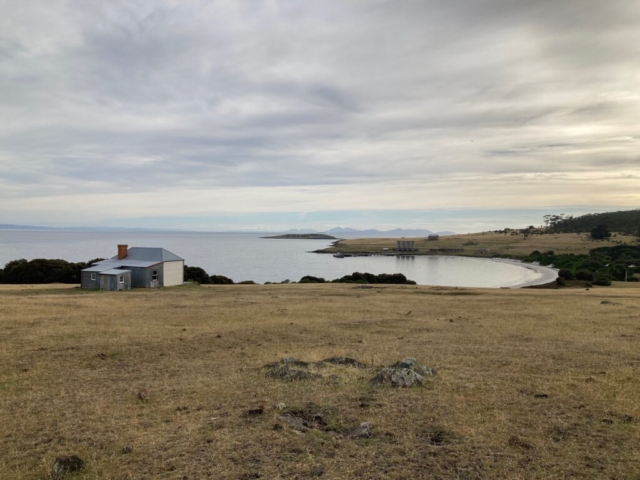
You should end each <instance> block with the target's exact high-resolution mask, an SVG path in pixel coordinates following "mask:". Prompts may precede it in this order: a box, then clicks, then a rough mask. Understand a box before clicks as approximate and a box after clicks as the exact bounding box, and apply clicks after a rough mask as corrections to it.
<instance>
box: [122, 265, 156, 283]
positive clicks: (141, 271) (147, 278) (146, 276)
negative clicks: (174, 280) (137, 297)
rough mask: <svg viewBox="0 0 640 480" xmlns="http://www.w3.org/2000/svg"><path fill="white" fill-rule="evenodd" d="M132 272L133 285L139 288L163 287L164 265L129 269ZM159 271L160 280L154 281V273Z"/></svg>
mask: <svg viewBox="0 0 640 480" xmlns="http://www.w3.org/2000/svg"><path fill="white" fill-rule="evenodd" d="M127 269H128V270H131V285H132V286H133V287H138V288H156V287H161V286H162V280H163V277H164V273H163V269H162V263H158V264H157V265H153V266H151V267H127ZM154 270H157V271H158V280H157V281H156V282H154V281H153V271H154Z"/></svg>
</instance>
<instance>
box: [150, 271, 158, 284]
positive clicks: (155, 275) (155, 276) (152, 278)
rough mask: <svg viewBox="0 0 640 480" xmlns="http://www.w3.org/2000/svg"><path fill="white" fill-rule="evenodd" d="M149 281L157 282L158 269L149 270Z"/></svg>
mask: <svg viewBox="0 0 640 480" xmlns="http://www.w3.org/2000/svg"><path fill="white" fill-rule="evenodd" d="M151 281H152V282H157V281H158V270H153V271H152V272H151Z"/></svg>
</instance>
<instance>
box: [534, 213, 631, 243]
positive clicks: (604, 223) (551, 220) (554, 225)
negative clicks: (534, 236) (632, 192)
mask: <svg viewBox="0 0 640 480" xmlns="http://www.w3.org/2000/svg"><path fill="white" fill-rule="evenodd" d="M543 218H544V224H545V227H546V229H547V231H548V232H550V233H590V234H592V236H593V238H598V239H601V238H607V235H606V232H618V233H626V234H628V235H637V236H639V237H640V210H623V211H619V212H605V213H588V214H586V215H580V216H577V217H574V216H573V215H565V214H564V213H561V214H559V215H545V216H544V217H543ZM603 233H604V234H605V235H604V236H602V234H603ZM594 234H595V235H594Z"/></svg>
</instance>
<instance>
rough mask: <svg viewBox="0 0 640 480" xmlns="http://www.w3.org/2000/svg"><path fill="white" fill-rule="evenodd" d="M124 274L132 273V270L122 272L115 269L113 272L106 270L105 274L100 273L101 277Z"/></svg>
mask: <svg viewBox="0 0 640 480" xmlns="http://www.w3.org/2000/svg"><path fill="white" fill-rule="evenodd" d="M123 273H131V270H121V269H119V268H114V269H113V270H105V271H104V272H100V275H122V274H123Z"/></svg>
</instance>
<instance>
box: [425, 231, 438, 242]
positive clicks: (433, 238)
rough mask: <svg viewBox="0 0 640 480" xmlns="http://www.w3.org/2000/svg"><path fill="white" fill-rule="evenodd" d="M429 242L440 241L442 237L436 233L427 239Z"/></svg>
mask: <svg viewBox="0 0 640 480" xmlns="http://www.w3.org/2000/svg"><path fill="white" fill-rule="evenodd" d="M427 240H428V241H430V242H433V241H435V240H440V235H438V234H437V233H434V234H433V235H429V236H428V237H427Z"/></svg>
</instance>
